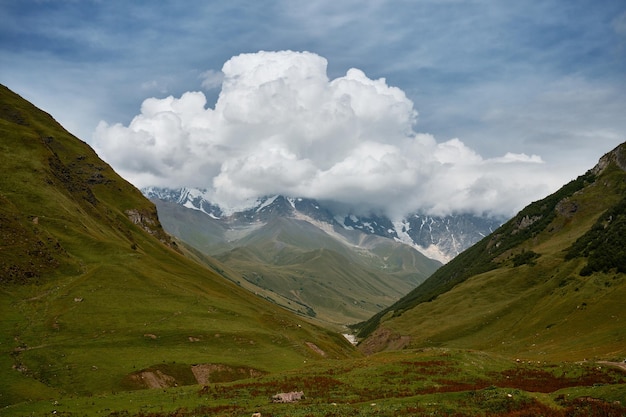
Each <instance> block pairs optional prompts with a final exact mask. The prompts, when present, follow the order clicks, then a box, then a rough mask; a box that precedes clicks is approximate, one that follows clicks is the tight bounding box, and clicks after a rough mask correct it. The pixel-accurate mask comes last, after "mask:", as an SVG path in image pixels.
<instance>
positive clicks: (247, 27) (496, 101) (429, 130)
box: [0, 0, 626, 211]
mask: <svg viewBox="0 0 626 417" xmlns="http://www.w3.org/2000/svg"><path fill="white" fill-rule="evenodd" d="M0 18H1V19H2V22H3V24H2V25H1V26H0V83H2V84H5V85H6V86H8V87H9V88H11V89H12V90H14V91H16V92H17V93H19V94H21V95H22V96H24V97H25V98H27V99H28V100H30V101H32V102H33V103H34V104H36V105H37V106H39V107H41V108H43V109H44V110H46V111H48V112H49V113H51V114H52V115H53V116H54V117H55V118H56V119H57V120H58V121H59V122H61V123H62V124H63V125H64V126H65V127H66V128H68V129H69V130H70V131H72V132H73V133H75V134H76V135H77V136H79V137H80V138H81V139H83V140H85V141H87V142H89V143H92V144H94V146H96V147H97V145H98V144H99V146H100V148H101V152H102V155H103V156H106V155H108V156H109V159H108V160H110V162H111V163H112V164H113V166H114V167H115V168H116V169H120V170H121V171H123V172H125V173H126V176H127V177H129V179H130V180H131V181H133V182H135V183H138V182H141V181H140V180H137V179H136V177H137V175H138V172H134V174H133V171H132V170H131V169H129V167H128V166H124V165H123V163H122V162H120V160H119V158H117V159H116V157H115V156H111V152H112V150H111V149H108V152H109V153H108V154H107V146H106V145H104V144H103V142H102V141H104V140H105V139H104V136H105V135H103V134H101V135H100V141H101V142H100V143H98V138H97V137H95V136H94V135H95V132H96V127H97V126H98V124H99V122H100V121H104V122H106V123H107V126H113V125H115V124H117V123H119V124H121V125H122V126H124V127H127V128H130V123H131V121H132V120H133V118H134V117H135V116H137V115H138V114H140V112H141V110H140V109H141V106H142V103H143V102H144V100H145V99H147V98H151V97H155V98H158V99H163V98H166V97H167V96H170V95H172V96H173V97H175V98H180V97H181V96H182V95H183V94H184V93H185V92H193V91H201V92H203V94H204V95H205V97H206V100H207V103H206V105H205V106H206V108H213V107H214V106H215V105H216V101H217V99H218V94H219V93H220V91H221V86H220V85H219V83H214V82H212V80H214V79H215V78H217V79H218V80H219V79H220V78H219V75H220V74H221V69H222V66H223V65H224V64H225V63H226V62H228V61H229V60H230V59H231V58H233V57H236V56H238V55H240V54H255V53H257V52H259V51H284V50H291V51H309V52H311V53H313V54H315V55H317V56H320V57H323V58H325V60H326V62H327V77H328V79H329V80H330V81H332V80H335V79H338V78H341V77H344V76H345V75H346V73H347V72H348V70H349V69H350V68H357V69H359V70H361V71H362V72H363V73H364V74H365V75H366V77H367V78H368V79H369V80H378V79H380V78H384V79H385V82H386V85H387V86H389V87H395V88H398V89H400V90H401V91H402V92H404V94H405V95H406V98H407V99H408V100H410V102H412V104H413V106H414V110H415V111H416V112H417V118H416V123H415V124H414V127H413V132H414V133H419V134H422V133H425V134H430V135H432V137H433V138H434V140H435V142H436V143H435V144H439V145H441V144H443V143H447V142H448V141H450V140H452V139H455V138H458V140H459V141H460V143H461V144H462V145H463V146H464V147H465V148H467V149H469V150H470V151H472V152H473V153H475V154H476V155H478V156H479V157H480V159H481V161H482V162H481V163H483V162H484V161H491V160H494V159H497V158H501V157H503V156H504V155H506V154H507V153H511V154H514V155H526V156H528V157H529V159H530V158H531V157H532V156H533V155H535V156H538V157H539V158H540V159H541V161H542V164H541V165H542V167H543V169H545V170H546V172H550V173H552V174H553V175H552V176H546V177H545V178H546V180H545V181H546V182H545V184H543V185H544V187H538V188H536V189H534V190H531V189H530V188H529V189H528V193H527V194H526V195H524V196H522V197H520V198H519V202H517V203H516V204H517V205H515V207H518V206H523V205H524V204H525V203H527V202H528V201H530V200H531V199H536V198H537V197H540V196H541V193H546V192H547V191H550V190H554V189H555V188H556V187H557V186H558V185H559V184H562V183H563V182H565V181H567V180H569V179H571V178H573V177H575V176H576V175H579V174H581V173H583V172H584V171H585V170H587V169H589V168H591V167H592V166H593V165H594V164H595V162H596V161H597V159H598V158H599V157H600V156H601V155H602V154H603V153H605V152H607V151H609V150H610V149H612V148H613V147H615V146H616V145H618V144H619V143H621V142H623V141H625V140H626V94H625V93H626V2H624V1H622V0H596V1H586V0H568V1H565V0H536V1H535V0H520V1H516V2H509V1H506V2H505V1H496V0H467V1H461V0H412V1H402V0H395V1H385V0H377V1H353V0H344V1H336V0H335V1H327V0H322V1H311V0H309V1H299V0H291V1H262V2H260V1H247V0H229V1H185V2H181V1H158V2H155V1H119V0H109V1H96V0H94V1H90V0H54V1H53V0H38V1H31V0H4V1H3V2H2V3H1V4H0ZM216 76H217V77H216ZM354 97H356V96H354ZM381 134H382V135H383V136H384V133H381ZM262 140H264V139H263V138H261V139H260V141H262ZM374 141H375V142H376V141H377V140H374ZM378 142H380V143H384V142H385V140H384V139H379V140H378ZM393 145H394V146H396V147H399V145H398V144H397V143H396V142H394V143H393ZM117 149H119V151H120V152H124V151H128V152H133V149H122V148H117ZM289 149H291V148H289ZM398 149H400V148H398ZM429 149H430V148H429ZM432 149H435V148H432ZM446 149H449V147H448V148H446ZM291 150H292V149H291ZM291 150H290V151H291ZM366 153H367V152H366ZM463 154H465V153H463ZM246 157H247V158H248V160H250V158H249V157H250V155H247V156H246ZM295 157H296V158H302V159H305V158H304V157H305V155H298V154H297V153H296V155H295ZM237 158H239V159H241V158H242V155H240V154H238V155H237ZM346 158H347V157H346ZM105 159H107V158H105ZM347 159H349V158H347ZM347 159H346V160H347ZM519 165H520V167H519V169H520V171H519V172H520V174H519V176H520V177H524V176H525V175H526V174H525V172H526V171H524V170H528V169H529V168H528V166H526V165H524V164H519ZM283 168H284V166H283ZM309 168H311V167H309ZM313 168H315V169H317V170H318V174H319V173H320V172H321V171H320V170H321V169H322V168H321V167H319V166H315V167H313ZM313 168H311V169H313ZM137 169H138V168H136V169H135V170H137ZM211 169H213V170H217V171H216V172H218V171H219V172H222V173H223V172H224V171H225V170H226V167H225V165H223V164H222V165H216V166H213V167H212V168H211ZM285 169H287V168H285ZM477 169H478V168H477ZM485 169H486V168H485ZM510 169H511V170H515V169H518V167H517V165H516V166H513V165H511V166H510ZM530 169H531V170H532V169H534V168H530ZM168 172H174V171H168ZM511 172H512V171H511ZM166 175H168V174H166V173H165V172H159V173H158V175H157V177H155V178H157V179H158V178H159V176H160V177H164V176H166ZM172 175H175V174H172ZM207 175H208V174H207ZM493 175H496V174H493ZM217 176H218V174H215V175H213V176H210V175H209V176H208V179H207V181H209V182H207V184H208V185H207V186H210V184H209V183H210V181H213V182H214V180H215V178H216V177H217ZM513 177H515V176H513ZM178 178H179V179H180V178H186V177H185V176H179V177H178ZM230 180H232V178H230ZM143 181H146V179H145V177H144V179H143ZM242 181H243V180H242ZM519 181H522V180H519ZM156 182H159V181H156ZM475 182H476V184H478V183H480V181H479V178H476V181H475ZM161 183H162V184H168V185H173V184H174V183H175V181H169V182H168V181H166V180H165V179H163V181H161ZM232 184H234V185H236V184H235V183H232ZM141 185H145V184H141ZM197 185H202V184H197ZM513 185H516V186H519V187H518V188H520V187H521V188H520V189H523V186H524V184H522V183H520V184H517V183H514V184H513ZM350 186H351V187H354V186H355V184H351V185H350ZM253 191H254V190H253ZM253 191H251V192H250V194H249V195H248V197H250V196H251V195H252V194H254V192H253ZM256 191H258V192H271V190H269V189H267V188H263V187H261V188H259V189H258V190H256ZM277 191H280V190H277ZM457 191H458V190H457ZM470 191H472V190H470ZM473 191H475V190H473ZM337 192H339V191H337ZM342 192H343V191H342ZM399 192H402V193H404V192H406V190H404V189H403V190H400V191H399ZM325 195H326V196H328V195H329V194H323V193H322V194H321V196H322V197H323V196H325ZM363 198H371V195H365V196H363ZM527 200H528V201H527ZM406 203H407V204H409V202H408V201H407V202H406ZM411 204H418V205H419V204H423V203H420V202H412V203H411ZM467 204H469V205H471V204H472V203H471V202H468V203H467ZM494 204H497V203H494ZM462 208H463V207H462V204H461V205H460V206H459V207H452V208H450V209H453V210H458V209H462ZM481 209H485V208H484V207H483V208H481ZM507 210H509V211H510V210H514V208H510V207H509V208H507Z"/></svg>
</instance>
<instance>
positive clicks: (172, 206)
mask: <svg viewBox="0 0 626 417" xmlns="http://www.w3.org/2000/svg"><path fill="white" fill-rule="evenodd" d="M0 166H1V167H2V170H3V172H2V174H3V175H2V176H1V177H0V416H1V417H3V416H8V417H26V416H67V417H74V416H81V417H83V416H87V417H96V416H108V417H114V416H118V417H119V416H129V417H133V416H134V417H171V416H177V417H191V416H228V417H237V416H251V415H252V416H257V417H260V416H295V417H310V416H337V417H344V416H345V417H347V416H378V417H380V416H389V417H391V416H393V417H398V416H407V417H408V416H412V417H415V416H463V417H467V416H484V417H513V416H517V417H519V416H538V415H541V416H549V417H570V416H591V417H600V416H602V417H607V416H611V417H613V416H615V417H617V416H623V415H626V405H625V404H626V370H624V369H623V366H624V363H623V362H622V361H623V359H624V355H626V348H625V346H626V345H625V344H624V340H625V337H626V333H625V332H626V330H625V327H624V325H623V321H624V300H625V299H626V255H625V252H624V248H625V247H626V242H625V241H624V239H625V236H626V230H625V229H626V227H625V225H626V197H625V195H626V171H625V168H626V145H622V146H621V147H619V148H618V149H616V150H614V151H613V152H611V153H609V154H607V155H606V156H605V157H604V158H602V160H601V161H600V163H599V164H598V166H596V167H595V168H594V169H592V170H591V171H589V172H588V173H586V174H585V175H583V176H581V177H580V178H578V179H577V180H575V181H573V182H571V183H570V184H568V185H566V186H565V187H564V188H563V189H561V190H560V191H558V192H557V193H555V194H553V195H551V196H548V197H547V198H545V199H544V200H541V201H538V202H536V203H533V204H531V205H530V206H528V207H527V208H525V209H524V210H522V211H521V212H520V213H519V214H518V215H517V216H515V218H513V219H512V220H510V221H509V222H507V223H505V224H504V225H503V226H501V227H500V228H498V229H497V230H496V231H495V232H494V233H492V234H489V235H488V236H486V237H485V238H484V239H482V240H480V241H479V242H478V243H476V244H475V245H473V246H471V247H470V248H469V249H467V250H466V251H464V252H462V253H461V254H460V255H458V256H456V257H455V258H454V259H453V260H451V261H450V262H448V263H447V264H446V265H444V266H441V267H440V268H439V269H437V271H436V272H434V273H433V275H431V277H430V278H428V279H427V280H426V281H424V283H423V284H421V285H419V286H418V287H417V288H415V289H413V290H411V291H409V290H408V288H412V287H415V285H417V281H419V279H421V278H420V277H425V276H426V275H428V274H429V273H430V272H432V270H434V269H436V268H437V267H438V266H440V264H439V263H437V262H436V261H433V260H432V259H429V258H426V257H425V256H424V255H423V254H421V253H420V252H418V251H417V250H416V249H415V248H413V247H411V246H410V245H406V244H404V243H401V242H397V241H395V240H394V239H390V238H389V237H397V238H398V239H400V240H402V236H401V234H400V233H399V232H398V230H400V229H398V228H397V226H395V225H393V224H392V225H389V224H388V223H387V222H386V221H385V220H384V219H381V218H369V219H365V218H357V217H356V216H355V218H354V219H353V218H350V221H348V219H347V218H346V217H340V218H339V219H337V216H336V215H335V214H331V213H332V212H330V211H329V210H325V209H324V208H323V206H322V205H321V204H317V203H316V202H314V201H307V200H304V199H303V200H299V199H289V198H284V197H280V196H277V197H271V198H269V199H264V200H263V201H262V202H260V204H259V206H257V207H256V208H255V209H253V210H248V211H247V212H242V213H238V214H234V215H233V216H225V215H224V214H223V213H220V212H214V211H211V207H210V206H205V205H204V203H202V205H194V206H193V209H188V208H185V207H183V206H181V205H180V204H178V203H177V202H176V201H177V200H175V199H174V200H173V201H174V202H172V201H163V200H155V201H156V202H157V203H158V206H159V215H162V214H163V217H164V218H169V219H170V220H171V223H169V225H168V226H167V228H168V230H174V231H177V230H178V234H179V235H181V236H187V238H188V240H189V241H190V243H192V244H193V245H194V246H197V247H198V249H194V248H193V247H191V246H189V245H188V244H185V243H183V242H181V241H179V240H176V239H175V238H172V237H171V236H170V235H168V234H167V233H166V232H165V231H164V229H163V227H162V226H161V223H160V221H159V218H158V217H157V208H156V207H155V205H154V204H153V203H152V202H150V201H149V200H148V199H147V198H145V197H144V196H143V195H142V194H141V192H140V191H139V190H137V189H135V188H134V187H133V186H132V185H131V184H129V183H128V182H126V181H125V180H123V179H122V178H121V177H120V176H118V175H117V174H116V173H115V172H114V171H113V170H112V169H111V167H110V166H108V165H107V164H106V163H105V162H103V161H102V160H101V159H99V158H98V156H97V155H96V154H95V153H94V152H93V150H92V149H91V148H90V147H89V146H88V145H87V144H85V143H84V142H82V141H80V140H79V139H77V138H76V137H74V136H72V135H71V134H70V133H68V132H67V131H66V130H64V129H63V128H62V127H61V126H60V125H59V124H58V123H57V122H55V121H54V119H53V118H52V117H51V116H50V115H48V114H46V113H45V112H43V111H41V110H39V109H37V108H36V107H35V106H33V105H32V104H30V103H28V102H27V101H25V100H23V99H22V98H21V97H19V96H18V95H16V94H14V93H13V92H11V91H10V90H8V89H7V88H6V87H3V86H0ZM181 195H182V194H180V195H179V197H180V196H181ZM189 195H191V194H189ZM198 209H202V211H204V212H202V211H200V210H198ZM168 211H170V212H171V213H169V212H168ZM277 214H280V215H277ZM211 216H213V217H215V219H212V217H211ZM246 216H248V217H246ZM207 219H212V220H215V221H207ZM366 223H369V225H367V224H366ZM418 223H419V224H421V222H418ZM414 228H416V226H415V225H410V229H414ZM363 230H366V231H367V233H366V232H364V231H363ZM394 230H395V233H396V234H395V235H394ZM408 230H409V227H407V226H404V231H405V232H407V231H408ZM376 231H377V232H376ZM183 232H184V234H183ZM409 232H410V231H409ZM385 233H387V234H388V236H384V234H385ZM380 234H383V236H381V235H380ZM414 243H415V240H414ZM229 244H230V245H231V246H230V247H228V245H229ZM207 253H214V254H217V255H218V257H219V258H220V259H219V260H217V259H215V258H213V257H210V256H209V255H207ZM324 268H325V269H324ZM242 271H246V272H245V274H244V273H242ZM385 271H386V272H385ZM416 271H417V272H416ZM313 275H315V279H313V278H312V276H313ZM401 283H404V284H402V285H404V287H402V285H400V284H401ZM274 285H278V286H285V287H286V288H289V291H287V292H283V293H279V292H278V290H275V289H274V290H273V289H270V286H272V287H273V286H274ZM401 287H402V288H407V292H406V293H405V294H400V292H401V290H400V289H399V288H401ZM247 288H249V289H253V290H254V291H257V293H258V294H254V293H253V292H251V291H248V290H247ZM273 288H277V287H273ZM337 288H339V289H337ZM316 291H319V292H320V293H321V297H322V298H326V299H327V300H322V299H320V300H314V299H312V298H311V299H308V298H305V297H312V296H311V294H314V293H315V292H316ZM394 291H395V292H394ZM340 292H342V293H344V298H339V294H338V293H340ZM407 293H408V295H406V294H407ZM259 295H260V296H259ZM401 295H406V296H405V297H401ZM349 297H352V298H349ZM366 297H368V298H366ZM267 299H270V300H271V302H269V301H268V300H267ZM393 299H399V301H397V302H395V303H393V301H392V300H393ZM347 300H349V302H347ZM314 302H315V303H316V304H314ZM324 303H327V304H324ZM376 303H378V304H380V305H376ZM385 303H388V304H392V303H393V305H391V307H388V308H385V307H384V304H385ZM277 304H280V305H283V306H285V307H286V308H282V307H280V306H278V305H277ZM313 305H315V306H316V307H311V306H313ZM348 306H350V308H348ZM374 306H375V307H376V308H377V309H378V311H380V310H382V311H381V312H380V313H379V314H375V315H374V316H373V317H365V318H364V319H363V320H364V321H362V323H361V325H360V337H361V339H362V340H361V343H360V345H359V348H358V349H357V348H355V347H354V346H353V345H352V344H350V343H348V341H347V340H346V339H345V338H344V337H342V336H341V335H340V334H339V332H337V331H330V330H328V328H322V327H320V326H318V325H316V324H315V323H317V322H319V321H320V317H321V318H322V319H325V320H328V321H329V322H330V320H331V317H330V316H331V312H332V311H336V314H337V315H338V316H343V318H342V319H341V320H346V321H344V323H345V322H348V321H347V320H348V318H350V319H356V318H357V317H361V316H363V315H364V313H363V312H365V311H367V310H368V309H374ZM309 309H311V310H314V311H309ZM359 309H360V310H359ZM289 310H292V311H295V312H297V313H298V314H294V313H293V312H292V311H289ZM358 311H360V312H359V313H358V314H357V312H358ZM314 316H316V317H315V318H314ZM323 316H326V317H323ZM329 322H327V323H325V324H326V325H327V327H328V326H329V325H330V323H329ZM337 322H338V321H337ZM337 322H336V323H337ZM336 327H341V326H339V325H338V324H336ZM359 349H360V350H359ZM477 349H480V350H477Z"/></svg>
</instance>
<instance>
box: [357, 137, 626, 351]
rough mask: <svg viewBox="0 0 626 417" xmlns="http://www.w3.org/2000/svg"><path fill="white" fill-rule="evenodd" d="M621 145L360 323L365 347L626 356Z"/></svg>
mask: <svg viewBox="0 0 626 417" xmlns="http://www.w3.org/2000/svg"><path fill="white" fill-rule="evenodd" d="M625 149H626V145H622V146H621V147H619V148H617V149H616V150H614V151H613V152H611V153H610V154H607V156H606V157H604V158H603V159H602V160H601V162H600V164H599V165H598V166H597V167H596V168H595V169H594V170H591V171H589V172H588V173H587V174H585V175H582V176H581V177H579V178H578V179H576V180H574V181H572V182H571V183H569V184H567V185H566V186H564V187H563V188H562V189H561V190H559V191H558V192H556V193H555V194H553V195H550V196H548V197H546V198H545V199H543V200H541V201H537V202H535V203H533V204H531V205H529V206H528V207H527V208H525V209H524V210H522V211H521V212H520V213H519V214H518V215H517V216H515V217H514V218H513V219H511V220H510V221H509V222H507V223H506V224H504V225H503V226H502V227H501V228H500V229H498V230H496V231H495V232H494V233H493V234H492V235H490V236H488V237H486V238H485V239H483V240H482V241H481V242H479V243H478V244H476V245H475V246H473V247H471V248H470V249H468V250H467V251H466V252H464V253H462V254H461V255H459V256H458V257H457V258H456V259H454V260H453V261H452V262H450V263H448V264H447V265H445V266H444V267H442V268H441V269H439V270H438V271H437V272H436V273H435V274H433V275H432V276H431V277H430V278H429V279H428V280H427V281H426V282H425V283H424V284H422V285H420V286H419V287H418V288H416V289H415V290H414V291H412V292H411V293H410V294H408V295H407V296H406V297H404V298H403V299H401V300H400V301H398V302H397V303H396V304H394V305H393V306H391V307H390V308H389V309H387V310H385V311H383V312H381V313H380V314H378V315H376V316H375V317H373V318H372V319H371V320H369V321H368V322H365V323H363V324H362V325H361V333H360V335H361V336H362V337H366V339H365V340H364V341H363V342H362V344H361V348H362V349H363V350H365V351H368V352H371V351H378V350H383V349H388V348H390V347H396V348H397V347H417V346H457V347H458V346H462V347H466V348H474V349H485V350H491V351H496V352H501V353H506V354H512V355H520V356H526V357H535V358H546V357H548V358H557V359H583V358H588V357H606V358H611V357H615V358H619V357H623V356H625V355H626V345H624V339H625V338H626V327H624V326H623V325H622V323H621V320H623V319H624V317H623V307H624V301H623V300H625V299H626V276H625V275H624V272H623V271H624V270H623V268H624V266H623V265H624V254H623V245H622V243H623V242H622V240H623V236H626V228H625V227H624V220H623V216H624V196H625V195H626V172H625V171H624V168H625V167H626V164H625V163H624V161H625V160H626V158H624V156H625V155H626V150H625Z"/></svg>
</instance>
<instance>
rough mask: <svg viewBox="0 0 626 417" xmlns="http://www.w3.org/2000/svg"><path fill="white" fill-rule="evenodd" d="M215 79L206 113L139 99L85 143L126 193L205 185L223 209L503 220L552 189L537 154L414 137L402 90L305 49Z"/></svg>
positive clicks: (244, 59) (236, 66) (258, 58)
mask: <svg viewBox="0 0 626 417" xmlns="http://www.w3.org/2000/svg"><path fill="white" fill-rule="evenodd" d="M222 73H223V81H222V85H221V92H220V94H219V97H218V99H217V102H216V104H215V107H214V108H209V107H207V102H206V98H205V96H204V94H203V93H201V92H187V93H185V94H183V95H182V96H181V97H180V98H174V97H171V96H170V97H167V98H164V99H157V98H149V99H146V100H145V101H144V102H143V104H142V106H141V113H140V114H139V115H137V116H136V117H135V118H134V119H133V120H132V121H131V122H130V123H129V125H128V126H123V125H121V124H114V125H109V124H107V123H105V122H100V124H99V125H98V127H97V129H96V132H95V134H94V142H93V143H94V147H95V148H96V150H97V151H98V152H99V154H100V155H101V156H102V157H103V158H104V159H105V160H106V161H108V162H109V163H111V164H112V165H113V167H114V168H115V169H117V170H118V172H120V173H121V174H122V175H123V176H124V177H125V178H127V179H128V180H130V181H131V182H133V183H134V184H135V185H136V186H138V187H143V186H170V187H176V186H192V187H200V188H206V189H208V190H209V192H210V193H211V194H212V195H213V199H214V201H215V202H217V203H218V204H220V205H221V206H222V207H223V208H225V209H228V208H229V207H230V208H232V207H240V206H241V205H245V204H246V203H247V202H250V201H252V200H254V199H255V198H257V197H260V196H264V195H271V194H285V195H289V196H299V197H311V198H317V199H329V200H335V201H338V202H342V203H345V204H347V205H349V206H351V207H352V208H353V209H354V210H357V211H358V210H377V211H384V212H386V213H387V214H389V215H391V216H400V215H403V214H406V213H409V212H412V211H415V210H424V211H427V212H431V213H436V214H444V213H450V212H453V211H471V212H475V213H483V212H489V213H492V214H504V215H510V214H512V213H513V212H514V211H515V210H518V209H520V208H521V207H523V206H524V205H525V204H527V203H528V202H530V201H531V200H533V199H537V198H539V197H543V196H544V195H546V194H547V193H548V192H549V191H552V190H554V189H555V188H556V187H557V186H559V185H561V184H560V181H561V179H559V178H558V177H556V176H554V175H551V173H550V170H549V169H547V167H546V164H544V163H543V161H542V160H541V158H540V157H539V156H536V155H532V156H528V155H525V154H514V153H507V154H505V155H504V156H501V157H497V158H490V159H486V158H483V157H482V156H481V155H479V154H478V153H477V152H476V151H474V150H472V149H470V148H469V147H467V146H466V145H465V144H463V143H462V142H461V141H460V140H458V139H451V140H447V141H444V142H437V140H436V139H435V138H434V137H432V136H431V135H428V134H420V133H417V132H416V131H415V123H416V119H417V112H416V111H415V109H414V106H413V102H412V101H411V100H409V99H408V98H407V96H406V95H405V94H404V92H403V91H402V90H400V89H398V88H396V87H392V86H389V85H387V83H386V81H385V79H378V80H372V79H370V78H368V77H367V76H366V75H365V74H364V73H363V72H362V71H360V70H358V69H350V70H349V71H348V72H347V73H346V75H345V76H343V77H339V78H336V79H333V80H330V79H329V78H328V76H327V62H326V60H325V59H324V58H323V57H320V56H318V55H316V54H313V53H308V52H292V51H281V52H258V53H254V54H242V55H239V56H236V57H233V58H231V59H230V60H229V61H227V62H226V63H225V64H224V66H223V68H222ZM210 74H211V76H212V78H213V79H215V78H216V77H215V73H213V72H211V73H210Z"/></svg>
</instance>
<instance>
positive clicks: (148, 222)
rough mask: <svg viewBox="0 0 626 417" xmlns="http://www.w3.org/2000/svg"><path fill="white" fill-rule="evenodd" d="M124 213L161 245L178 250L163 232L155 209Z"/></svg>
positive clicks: (134, 210)
mask: <svg viewBox="0 0 626 417" xmlns="http://www.w3.org/2000/svg"><path fill="white" fill-rule="evenodd" d="M124 213H125V214H126V216H128V219H129V220H130V221H131V222H133V224H136V225H138V226H140V227H141V228H142V229H143V230H145V231H146V232H148V233H150V234H151V235H153V236H154V237H156V238H158V239H159V240H160V241H161V242H162V243H164V244H166V245H168V246H169V247H171V248H173V249H175V250H178V248H177V246H176V243H175V242H173V241H172V239H171V238H170V236H169V235H168V234H167V233H166V232H165V230H163V227H162V226H161V223H160V222H159V218H158V216H157V212H156V208H155V207H153V208H152V210H148V209H144V210H137V209H132V210H126V211H125V212H124Z"/></svg>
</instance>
